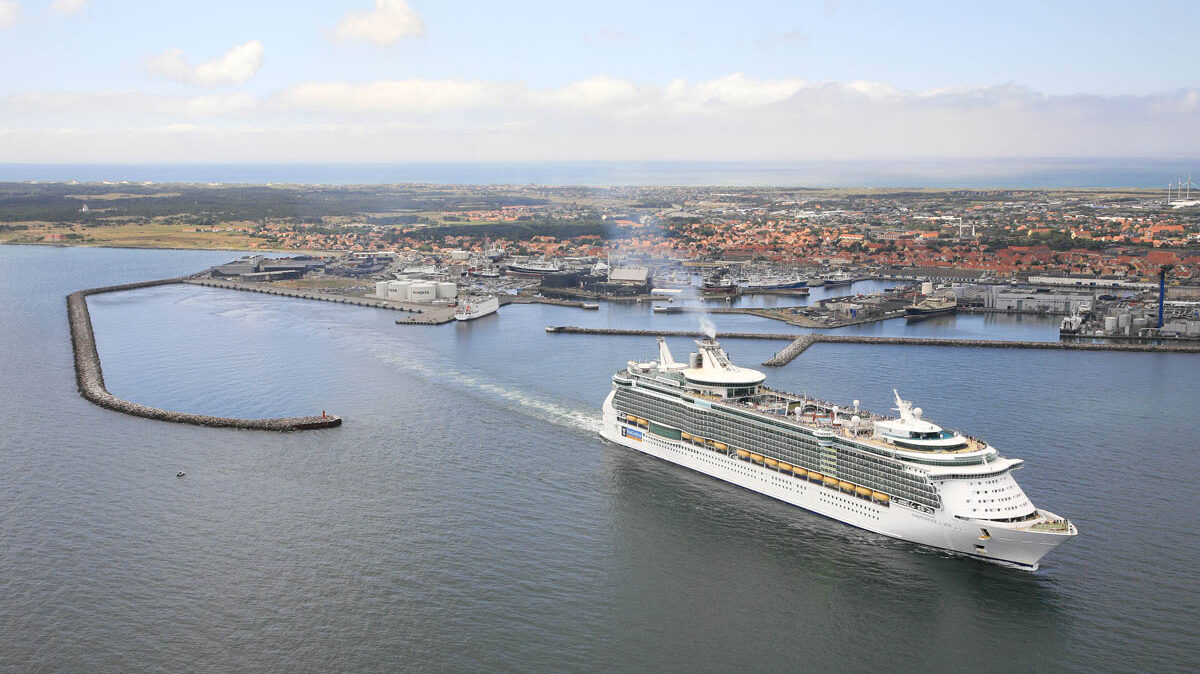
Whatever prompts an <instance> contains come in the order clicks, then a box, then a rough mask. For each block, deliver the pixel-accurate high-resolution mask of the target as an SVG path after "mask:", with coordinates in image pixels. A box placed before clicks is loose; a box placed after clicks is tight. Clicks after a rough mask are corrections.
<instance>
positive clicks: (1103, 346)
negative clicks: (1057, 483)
mask: <svg viewBox="0 0 1200 674" xmlns="http://www.w3.org/2000/svg"><path fill="white" fill-rule="evenodd" d="M546 331H547V332H561V333H565V334H576V335H625V336H635V337H703V336H704V333H702V332H693V331H686V330H676V331H662V330H621V329H615V328H578V327H574V326H557V327H548V328H546ZM717 337H719V338H727V339H788V340H792V343H791V344H788V345H787V346H786V347H784V349H783V350H782V351H780V352H779V353H777V354H775V355H774V356H773V357H771V358H769V359H767V360H766V361H765V362H764V363H763V365H767V366H771V367H778V366H780V365H787V364H788V363H790V362H792V361H793V360H794V359H795V358H796V356H799V355H800V354H802V353H804V352H805V351H806V350H807V349H808V347H810V346H812V345H813V344H816V343H818V342H821V343H826V344H892V345H907V346H957V347H973V348H984V349H1050V350H1056V351H1132V352H1138V353H1200V344H1194V343H1191V344H1115V343H1108V342H1106V343H1091V342H1024V341H1014V340H996V339H937V338H933V337H865V336H864V337H859V336H855V335H823V334H820V333H813V334H809V335H784V334H778V333H771V332H719V333H717Z"/></svg>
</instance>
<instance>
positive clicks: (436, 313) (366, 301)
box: [177, 278, 454, 325]
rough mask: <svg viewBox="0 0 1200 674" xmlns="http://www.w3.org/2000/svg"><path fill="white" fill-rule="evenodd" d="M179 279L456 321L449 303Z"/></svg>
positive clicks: (424, 320) (425, 321)
mask: <svg viewBox="0 0 1200 674" xmlns="http://www.w3.org/2000/svg"><path fill="white" fill-rule="evenodd" d="M177 282H179V283H191V284H192V285H198V286H205V287H208V288H223V289H225V290H242V291H246V292H252V293H263V294H265V295H279V296H281V297H293V298H296V299H302V300H320V301H322V302H337V303H339V304H352V305H354V306H356V307H370V308H372V309H390V310H392V311H407V312H410V313H411V312H413V311H417V310H420V311H421V312H422V313H420V314H416V315H413V316H410V317H408V318H406V319H404V320H403V321H401V323H402V324H405V325H442V324H443V323H451V322H453V321H454V311H453V310H452V309H450V308H447V307H437V306H434V305H418V304H413V303H403V304H401V303H397V302H393V301H390V300H379V299H372V298H370V297H351V296H348V295H334V294H331V293H322V292H317V291H315V290H293V289H291V288H278V287H275V286H270V285H264V284H256V283H234V282H233V281H217V280H214V279H198V278H185V279H177Z"/></svg>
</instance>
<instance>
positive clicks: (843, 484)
mask: <svg viewBox="0 0 1200 674" xmlns="http://www.w3.org/2000/svg"><path fill="white" fill-rule="evenodd" d="M838 486H839V487H841V488H842V489H847V490H850V491H854V485H853V484H851V483H849V482H847V481H845V480H842V481H841V482H838Z"/></svg>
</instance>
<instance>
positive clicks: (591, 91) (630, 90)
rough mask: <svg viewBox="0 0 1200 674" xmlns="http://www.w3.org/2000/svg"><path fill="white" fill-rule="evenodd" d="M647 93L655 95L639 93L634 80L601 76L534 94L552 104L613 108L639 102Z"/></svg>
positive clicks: (537, 98)
mask: <svg viewBox="0 0 1200 674" xmlns="http://www.w3.org/2000/svg"><path fill="white" fill-rule="evenodd" d="M647 94H648V95H653V92H644V93H639V91H638V87H637V85H635V84H634V83H633V82H630V81H628V80H621V79H617V78H615V77H603V76H601V77H590V78H588V79H586V80H579V81H578V82H571V83H570V84H568V85H566V86H564V87H562V88H560V89H555V90H551V91H547V92H543V93H540V94H534V95H533V98H534V99H535V100H538V101H541V102H544V103H548V104H551V105H563V106H568V107H572V108H608V109H612V108H614V107H615V106H632V105H635V104H638V103H639V102H640V101H642V100H643V96H645V95H647Z"/></svg>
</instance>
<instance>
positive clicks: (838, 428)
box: [638, 372, 988, 454]
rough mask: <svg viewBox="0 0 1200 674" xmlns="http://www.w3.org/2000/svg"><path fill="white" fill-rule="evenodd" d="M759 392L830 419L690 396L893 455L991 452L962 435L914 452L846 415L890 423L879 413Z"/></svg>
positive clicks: (691, 393) (704, 395) (782, 393)
mask: <svg viewBox="0 0 1200 674" xmlns="http://www.w3.org/2000/svg"><path fill="white" fill-rule="evenodd" d="M638 374H639V375H640V376H643V377H646V378H648V379H651V381H656V382H658V383H666V382H662V381H660V380H658V379H657V378H651V377H650V376H649V374H648V373H641V372H639V373H638ZM759 391H761V392H762V393H760V394H759V395H760V396H762V395H764V394H765V395H766V396H773V397H775V398H776V399H778V400H779V401H780V402H783V403H792V402H799V403H803V404H804V409H808V408H809V407H810V406H811V407H815V408H817V409H818V410H821V411H823V412H825V413H826V415H827V416H819V415H818V416H817V417H816V419H815V420H812V421H810V420H807V419H805V418H804V416H800V417H796V416H795V415H794V414H780V413H778V411H777V410H776V411H772V410H770V409H764V407H766V406H765V405H754V404H751V403H746V402H742V401H740V400H737V399H734V398H723V397H721V396H715V395H709V394H707V393H701V392H699V391H688V392H687V395H689V396H691V397H694V398H700V399H703V400H709V401H712V402H719V403H721V404H724V405H729V406H731V407H736V408H739V409H744V410H747V411H750V412H754V413H755V414H762V415H764V416H767V417H769V418H771V419H777V420H783V421H786V422H787V423H790V424H795V425H797V426H800V427H802V428H808V429H825V430H832V431H834V432H835V433H837V434H839V435H840V436H842V437H844V438H849V439H852V440H856V441H858V442H862V443H866V444H869V445H872V446H874V447H879V448H881V449H886V450H887V451H889V452H895V451H911V452H921V453H923V454H967V453H971V452H979V451H983V450H985V449H987V448H988V444H987V443H986V442H984V441H983V440H980V439H979V438H975V437H972V436H969V435H962V438H963V440H964V441H965V442H966V446H964V447H958V448H955V449H916V448H912V447H901V446H899V445H895V444H892V443H889V442H885V441H883V440H880V439H878V438H876V437H874V435H873V434H872V430H871V428H870V426H868V427H867V428H862V427H859V428H854V427H852V426H851V424H850V418H849V417H846V416H844V415H846V414H850V415H852V416H857V417H859V418H860V419H862V420H863V421H869V422H874V421H886V420H888V419H890V417H885V416H883V415H881V414H876V413H874V412H870V411H868V410H863V409H855V408H853V407H849V408H848V407H844V406H842V405H839V404H837V403H833V402H830V401H828V400H822V399H820V398H812V397H809V396H799V395H796V394H794V393H787V392H785V391H776V390H774V389H769V388H767V387H765V386H760V387H759ZM835 407H836V408H838V419H839V420H841V421H842V422H844V423H840V424H834V423H833V419H832V418H831V417H832V414H833V408H835ZM784 409H786V407H785V408H784Z"/></svg>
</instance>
